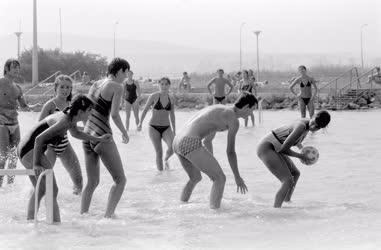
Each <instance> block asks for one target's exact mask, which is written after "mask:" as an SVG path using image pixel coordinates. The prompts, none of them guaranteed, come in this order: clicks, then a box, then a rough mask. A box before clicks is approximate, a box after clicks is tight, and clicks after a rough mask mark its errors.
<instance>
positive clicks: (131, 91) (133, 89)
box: [123, 71, 141, 131]
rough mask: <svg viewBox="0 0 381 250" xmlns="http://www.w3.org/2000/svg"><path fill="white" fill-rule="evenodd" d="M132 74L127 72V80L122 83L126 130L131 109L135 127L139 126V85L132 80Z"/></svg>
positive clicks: (128, 126)
mask: <svg viewBox="0 0 381 250" xmlns="http://www.w3.org/2000/svg"><path fill="white" fill-rule="evenodd" d="M133 75H134V73H133V72H132V71H128V72H127V79H126V81H125V82H124V89H123V96H124V100H125V101H126V130H127V131H128V130H129V128H130V116H131V109H132V111H133V112H134V116H135V123H136V126H138V125H139V100H140V96H141V92H140V85H139V83H138V82H137V81H135V80H134V79H133Z"/></svg>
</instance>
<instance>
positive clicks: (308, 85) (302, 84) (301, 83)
mask: <svg viewBox="0 0 381 250" xmlns="http://www.w3.org/2000/svg"><path fill="white" fill-rule="evenodd" d="M300 87H301V88H304V87H311V82H310V81H308V82H307V84H306V85H304V83H303V81H301V82H300Z"/></svg>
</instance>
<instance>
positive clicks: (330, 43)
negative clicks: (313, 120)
mask: <svg viewBox="0 0 381 250" xmlns="http://www.w3.org/2000/svg"><path fill="white" fill-rule="evenodd" d="M32 3H33V0H1V1H0V19H1V21H0V36H9V35H12V34H13V32H14V31H16V30H17V29H18V26H19V22H20V20H21V30H22V31H24V32H31V31H32V9H33V8H32V7H33V6H32ZM37 4H38V31H39V32H56V33H57V34H58V32H59V14H58V13H59V8H61V11H62V23H63V27H62V30H63V36H64V38H65V34H69V33H71V34H83V35H86V36H98V37H110V38H111V37H112V36H113V28H114V23H115V22H116V21H118V25H117V38H125V39H134V40H151V41H164V42H168V43H174V44H179V45H186V46H191V47H195V48H207V49H217V50H222V51H235V50H237V49H239V30H240V25H241V23H242V22H245V23H246V25H245V26H244V27H243V33H242V34H243V35H242V39H243V40H242V41H243V42H242V46H243V48H244V49H245V50H246V51H249V50H252V49H254V48H255V36H254V35H253V33H252V30H257V29H259V30H262V31H263V33H262V34H261V35H260V46H261V50H262V51H264V52H267V53H287V52H289V53H297V52H300V53H353V52H356V51H359V47H360V27H361V25H362V24H368V26H367V27H365V28H364V48H365V49H366V51H367V52H368V53H372V54H381V46H380V44H381V1H379V0H346V1H344V0H261V1H255V0H139V1H137V0H134V1H132V0H106V1H103V0H102V1H101V0H49V1H48V0H38V1H37ZM57 47H58V44H57Z"/></svg>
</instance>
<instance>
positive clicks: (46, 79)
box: [24, 71, 61, 95]
mask: <svg viewBox="0 0 381 250" xmlns="http://www.w3.org/2000/svg"><path fill="white" fill-rule="evenodd" d="M59 74H61V71H56V72H54V73H53V74H51V75H50V76H48V77H47V78H45V79H44V80H43V81H41V82H39V83H37V84H36V85H34V86H33V87H32V88H30V89H28V90H27V91H26V92H25V93H24V95H26V94H28V93H29V92H30V91H32V89H34V88H36V87H38V86H39V85H40V84H42V83H45V82H47V81H48V80H49V79H50V78H52V77H53V76H54V77H57V75H59Z"/></svg>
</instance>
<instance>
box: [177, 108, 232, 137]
mask: <svg viewBox="0 0 381 250" xmlns="http://www.w3.org/2000/svg"><path fill="white" fill-rule="evenodd" d="M232 117H235V115H234V111H233V110H232V109H231V108H229V107H226V106H225V105H220V104H218V105H213V106H209V107H206V108H204V109H203V110H201V111H200V112H199V113H198V114H197V115H195V116H194V117H193V118H192V119H191V120H190V121H189V122H188V124H187V125H186V126H185V127H184V128H183V130H182V131H181V132H180V134H181V135H187V136H195V137H200V138H204V137H206V136H208V135H209V134H210V133H213V132H216V131H224V130H227V129H228V128H229V127H228V119H231V118H232Z"/></svg>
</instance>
